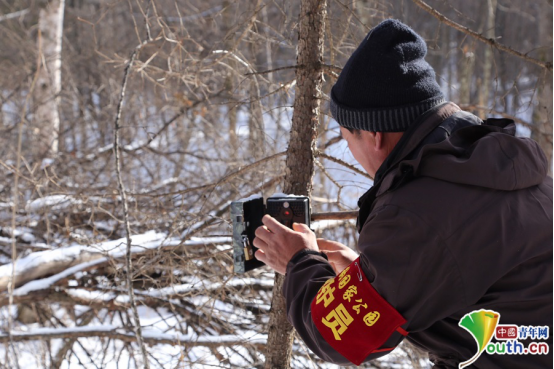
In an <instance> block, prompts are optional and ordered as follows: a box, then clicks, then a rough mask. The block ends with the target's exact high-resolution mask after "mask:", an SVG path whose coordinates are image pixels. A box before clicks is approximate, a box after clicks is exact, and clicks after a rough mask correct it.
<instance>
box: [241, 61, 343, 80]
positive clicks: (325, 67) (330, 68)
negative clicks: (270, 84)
mask: <svg viewBox="0 0 554 369" xmlns="http://www.w3.org/2000/svg"><path fill="white" fill-rule="evenodd" d="M311 67H312V66H310V68H311ZM304 68H306V66H305V65H304V64H299V65H288V66H286V67H279V68H274V69H269V70H264V71H261V72H251V73H245V74H244V75H245V76H253V75H256V76H259V75H263V74H269V73H273V72H278V71H281V70H288V69H294V70H296V69H304ZM315 69H317V70H322V71H324V72H327V73H329V74H331V75H333V76H334V77H338V74H337V73H340V72H341V71H342V68H341V67H338V66H336V65H331V64H323V63H318V64H317V65H315Z"/></svg>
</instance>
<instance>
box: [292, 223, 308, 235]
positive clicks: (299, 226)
mask: <svg viewBox="0 0 554 369" xmlns="http://www.w3.org/2000/svg"><path fill="white" fill-rule="evenodd" d="M292 229H293V230H294V231H296V232H300V233H308V232H311V229H310V227H308V226H307V225H305V224H303V223H292Z"/></svg>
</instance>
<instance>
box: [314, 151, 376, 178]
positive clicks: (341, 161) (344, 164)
mask: <svg viewBox="0 0 554 369" xmlns="http://www.w3.org/2000/svg"><path fill="white" fill-rule="evenodd" d="M317 156H318V157H322V158H324V159H327V160H330V161H332V162H335V163H337V164H340V165H342V166H344V167H346V168H348V169H350V170H352V171H353V172H356V173H358V174H360V175H362V176H364V177H366V178H369V179H373V178H371V177H370V176H369V174H367V173H366V172H364V171H361V170H359V169H358V168H356V167H355V166H353V165H352V164H348V163H347V162H345V161H344V160H341V159H338V158H335V157H334V156H331V155H327V154H324V153H322V152H320V153H318V154H317Z"/></svg>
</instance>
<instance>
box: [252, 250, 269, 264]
mask: <svg viewBox="0 0 554 369" xmlns="http://www.w3.org/2000/svg"><path fill="white" fill-rule="evenodd" d="M254 256H255V257H256V259H258V260H259V261H261V262H262V263H264V264H267V263H266V261H267V256H266V254H265V252H263V251H262V250H258V251H256V252H255V253H254Z"/></svg>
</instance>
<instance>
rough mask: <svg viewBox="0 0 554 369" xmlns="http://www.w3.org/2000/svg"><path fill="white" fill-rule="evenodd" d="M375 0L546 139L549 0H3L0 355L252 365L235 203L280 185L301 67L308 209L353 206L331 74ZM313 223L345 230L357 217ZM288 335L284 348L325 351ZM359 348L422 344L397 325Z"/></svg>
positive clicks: (409, 360) (462, 95)
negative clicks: (308, 121)
mask: <svg viewBox="0 0 554 369" xmlns="http://www.w3.org/2000/svg"><path fill="white" fill-rule="evenodd" d="M301 5H302V6H303V7H304V8H303V9H301ZM310 6H312V7H313V8H312V9H314V10H313V12H312V13H310V12H309V9H310V8H309V7H310ZM306 9H308V10H306ZM437 12H438V13H440V14H437ZM308 13H310V14H311V15H314V14H315V15H318V16H319V17H320V18H319V19H320V20H321V21H320V23H319V27H320V29H319V30H316V29H314V30H313V32H320V35H321V36H320V37H319V42H320V45H319V49H318V50H319V53H320V55H319V59H317V60H316V61H315V62H314V63H312V64H311V65H307V64H302V63H298V62H297V54H299V53H302V52H303V51H302V50H304V49H303V48H302V47H301V46H299V41H298V40H299V34H300V39H302V38H303V37H304V38H305V37H308V36H309V35H307V34H302V32H306V28H302V26H301V25H302V20H303V19H304V18H303V17H307V15H306V14H308ZM316 13H317V14H316ZM391 17H392V18H397V19H400V20H401V21H403V22H405V23H406V24H408V25H410V26H411V27H412V28H414V29H415V30H416V31H417V32H418V33H420V34H421V35H422V36H423V37H424V39H425V40H426V41H427V44H428V48H429V51H428V56H427V60H428V61H429V63H430V64H431V65H432V66H433V67H434V68H435V70H436V72H437V79H438V82H439V83H440V85H441V86H442V88H443V91H444V93H445V95H446V97H447V99H449V100H451V101H454V102H455V103H457V104H459V105H460V106H461V107H462V108H464V109H466V110H469V111H472V112H474V113H475V114H477V115H479V116H481V117H482V118H485V117H510V118H511V119H514V120H515V121H516V123H517V126H518V135H520V136H530V137H532V138H534V139H535V140H537V141H538V142H539V143H540V144H541V147H543V149H544V151H545V152H546V154H547V157H548V158H550V159H551V158H552V100H553V97H552V0H529V1H519V0H452V1H444V0H429V1H427V2H426V3H424V2H422V1H420V0H411V1H408V0H395V1H385V0H366V1H341V0H327V1H313V0H303V1H290V0H256V1H246V0H236V1H232V0H227V1H221V0H219V1H216V0H202V1H200V0H149V1H144V0H111V1H108V0H87V1H85V0H50V1H46V0H17V1H15V0H0V35H1V37H0V106H1V112H0V130H1V135H0V141H1V142H0V153H1V154H0V173H1V174H2V175H1V177H2V178H1V179H0V341H1V342H2V345H1V346H0V357H1V358H0V367H2V368H3V367H7V368H28V367H40V368H74V367H86V368H115V367H125V368H133V367H156V368H176V367H183V368H188V367H206V368H208V367H233V368H234V367H248V368H250V367H263V366H264V362H266V361H267V360H266V358H267V357H270V356H271V355H272V353H271V350H272V349H273V347H268V346H271V345H267V342H268V339H269V340H270V341H271V337H268V335H271V334H277V333H279V332H280V330H281V329H282V327H275V326H273V325H271V324H270V318H269V317H270V307H271V298H272V294H273V285H274V279H273V277H274V275H273V273H272V272H271V271H270V270H268V269H267V268H260V269H256V270H255V271H252V272H249V273H247V274H244V275H237V274H234V273H233V261H232V251H231V250H232V244H231V239H230V236H231V227H230V218H229V203H230V201H231V200H237V199H240V198H244V197H247V196H250V195H253V194H262V195H264V196H266V197H267V196H268V195H271V194H273V193H275V192H283V191H284V190H285V189H286V184H284V183H285V181H286V178H285V173H288V171H287V169H286V167H288V168H289V171H290V167H291V165H292V164H291V163H292V162H294V161H295V159H296V158H295V157H294V156H293V155H291V154H290V153H289V155H287V148H288V147H289V139H290V137H291V130H292V131H293V132H295V129H296V128H295V125H294V123H293V121H294V119H295V118H294V115H295V114H299V113H300V109H299V108H298V107H297V110H298V111H297V112H295V110H294V109H293V106H295V105H294V104H295V96H296V95H298V89H299V87H298V86H299V85H298V84H297V81H298V80H299V75H301V73H303V72H304V71H306V70H308V69H310V68H312V67H314V68H315V73H316V74H317V75H318V77H317V78H318V83H317V84H316V86H315V89H314V91H315V92H313V93H312V95H313V96H315V97H316V100H317V101H316V103H317V105H318V106H317V107H316V108H314V109H312V110H310V111H307V113H306V114H307V116H308V118H310V114H311V116H312V117H313V115H315V117H314V119H312V120H313V121H315V122H318V124H317V125H315V126H314V129H315V130H316V131H315V134H314V135H313V137H311V138H313V139H314V141H313V145H312V146H313V148H314V150H313V151H312V154H313V155H312V158H311V159H313V169H307V170H308V172H310V173H311V171H312V170H313V171H314V176H313V181H311V182H310V183H309V184H306V186H307V187H306V188H307V190H309V191H308V192H309V194H310V195H311V200H312V210H313V211H314V212H319V213H328V212H335V211H347V210H356V201H357V198H358V196H360V195H361V194H363V193H364V192H365V191H366V190H367V189H368V188H369V187H370V186H371V184H372V182H371V179H370V178H368V177H367V175H365V174H364V172H363V171H362V170H361V168H360V167H359V166H357V165H356V164H355V161H354V160H353V158H352V157H351V156H350V154H349V152H348V149H347V146H346V143H345V142H344V141H343V140H342V139H341V138H340V136H339V131H338V126H337V123H336V122H335V121H334V120H332V119H331V117H330V115H329V109H328V101H329V96H328V94H329V90H330V88H331V86H332V85H333V83H334V81H335V80H336V77H337V75H338V73H340V70H341V67H342V66H343V65H344V63H345V61H346V60H347V58H348V57H349V55H350V54H351V53H352V51H353V50H354V49H355V48H356V46H357V45H358V44H359V42H360V41H361V40H362V39H363V37H364V36H365V35H366V34H367V32H368V31H369V29H371V28H372V27H373V26H375V25H377V24H378V23H379V22H380V21H382V20H384V19H386V18H391ZM458 25H459V26H458ZM309 32H311V31H310V30H309V28H308V33H309ZM303 78H304V77H303ZM308 92H309V91H308ZM308 94H309V93H308ZM319 104H320V105H321V106H320V107H319ZM293 136H294V135H293ZM311 138H310V139H311ZM285 158H287V162H285ZM550 167H551V165H550ZM323 218H325V217H323ZM328 218H333V217H328ZM313 227H314V228H315V230H316V232H317V233H318V236H320V237H325V238H329V239H334V240H337V241H340V242H342V243H344V244H347V245H350V246H351V247H353V248H355V245H356V239H357V237H356V232H355V227H354V222H353V221H352V220H336V219H327V220H321V221H318V222H314V223H313ZM14 260H16V263H14V262H13V261H14ZM14 266H15V267H14ZM127 271H130V272H129V273H128V272H127ZM270 326H271V327H270ZM292 337H293V338H294V341H293V344H292V346H290V348H289V350H290V353H291V355H292V357H291V358H290V361H289V358H288V357H283V358H282V359H281V360H283V362H282V363H281V364H282V366H283V367H286V366H287V365H290V366H292V367H294V368H301V367H306V368H315V367H322V366H325V365H326V364H323V363H322V362H321V361H319V359H318V358H316V357H315V356H314V355H313V354H311V353H310V351H309V349H307V348H306V346H305V345H304V344H303V343H302V341H301V340H300V339H298V338H295V337H294V335H293V336H292ZM273 355H274V356H277V357H279V355H275V353H273ZM267 365H268V364H267V363H266V367H267ZM327 366H329V367H333V366H332V365H327ZM365 367H367V368H404V367H405V368H412V367H414V368H418V367H419V368H427V367H429V363H428V362H427V360H426V357H425V355H424V354H422V353H421V352H419V351H418V350H417V349H416V348H414V347H413V346H411V345H409V344H403V345H402V346H401V347H400V348H399V349H397V350H395V351H394V352H393V353H392V354H390V355H388V356H386V357H384V358H383V359H380V360H378V361H375V362H373V363H370V364H366V365H365Z"/></svg>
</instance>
